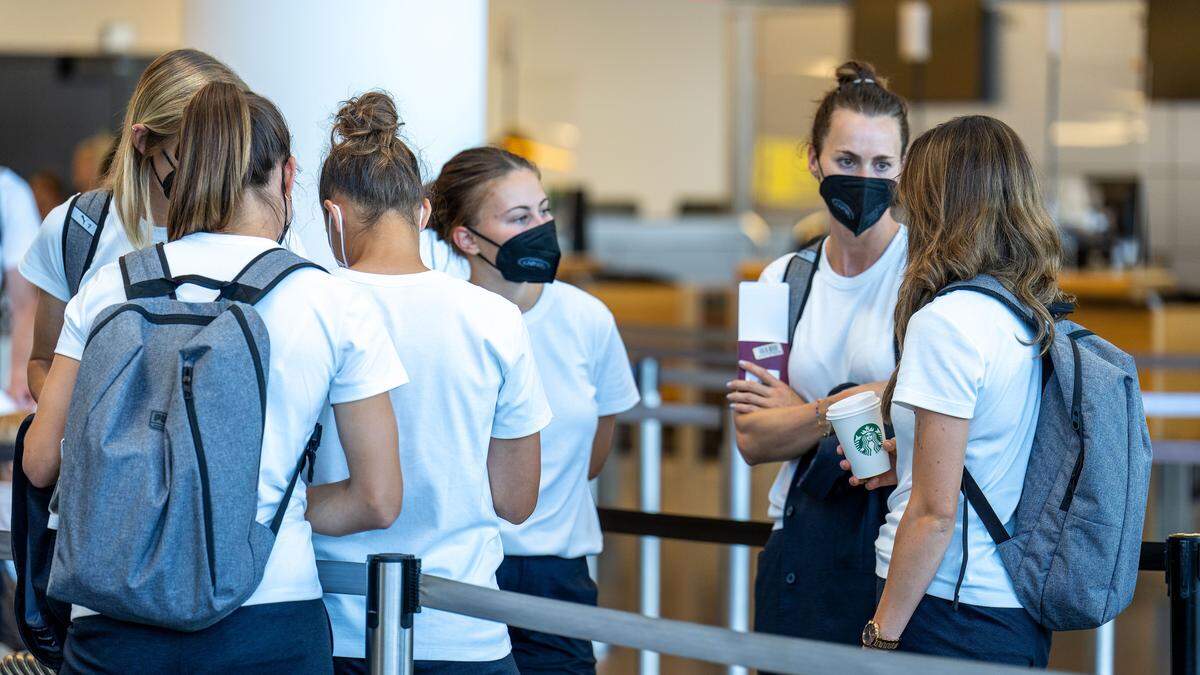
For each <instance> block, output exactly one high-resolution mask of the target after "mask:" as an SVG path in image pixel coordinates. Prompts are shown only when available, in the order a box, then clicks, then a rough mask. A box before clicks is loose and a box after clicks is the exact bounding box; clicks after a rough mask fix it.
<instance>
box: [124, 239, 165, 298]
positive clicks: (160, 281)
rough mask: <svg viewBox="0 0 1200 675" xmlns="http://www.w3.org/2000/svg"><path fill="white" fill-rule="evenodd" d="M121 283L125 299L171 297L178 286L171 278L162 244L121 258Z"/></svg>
mask: <svg viewBox="0 0 1200 675" xmlns="http://www.w3.org/2000/svg"><path fill="white" fill-rule="evenodd" d="M119 264H120V266H121V282H122V283H123V284H124V285H125V297H126V298H127V299H129V300H137V299H139V298H156V297H161V296H168V297H173V296H174V295H175V289H176V288H178V286H179V284H178V282H176V280H175V278H174V277H172V276H171V268H170V266H169V265H167V255H166V253H165V252H164V251H163V245H162V244H155V245H154V246H151V247H150V248H143V249H139V250H137V251H133V252H131V253H126V254H125V255H123V256H121V258H120V262H119Z"/></svg>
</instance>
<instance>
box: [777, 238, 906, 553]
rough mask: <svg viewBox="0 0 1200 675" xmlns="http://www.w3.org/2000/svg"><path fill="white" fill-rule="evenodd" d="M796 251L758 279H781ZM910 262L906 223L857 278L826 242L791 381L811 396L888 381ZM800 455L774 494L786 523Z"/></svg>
mask: <svg viewBox="0 0 1200 675" xmlns="http://www.w3.org/2000/svg"><path fill="white" fill-rule="evenodd" d="M794 255H795V254H794V253H789V254H787V255H785V256H783V257H782V258H779V259H778V260H776V261H774V262H772V263H771V264H770V265H768V266H767V267H766V269H764V270H763V272H762V274H761V275H759V278H758V280H759V281H773V282H781V281H783V275H784V274H785V273H786V272H787V266H788V263H789V262H790V261H791V259H792V257H793V256H794ZM907 261H908V229H907V228H905V227H904V226H903V225H901V226H900V229H899V230H898V231H897V232H896V235H895V236H894V237H892V241H891V242H890V243H888V246H887V248H886V249H884V251H883V255H881V256H880V257H879V260H876V261H875V264H874V265H871V267H869V268H868V269H866V270H865V271H863V272H862V273H861V274H859V275H857V276H853V277H844V276H842V275H840V274H838V273H837V272H835V271H834V270H833V267H831V266H830V264H829V257H828V255H827V253H826V246H824V245H823V246H822V247H821V257H820V258H819V260H818V264H817V272H816V275H815V276H813V280H812V289H811V290H810V291H809V295H808V304H807V305H805V307H804V312H803V313H802V314H801V315H800V321H799V323H797V324H796V333H795V335H793V336H792V351H791V356H790V357H789V358H788V382H789V383H790V384H791V386H792V389H794V390H795V391H796V393H798V394H800V396H801V397H803V398H804V400H805V401H809V402H811V401H814V400H816V399H818V398H821V397H822V396H826V395H827V394H829V391H830V390H831V389H833V388H834V387H836V386H838V385H839V384H845V383H847V382H855V383H857V384H866V383H868V382H879V381H882V380H887V379H890V378H891V376H892V371H893V370H895V368H896V352H895V349H894V347H893V344H894V336H895V332H896V331H895V320H894V316H893V315H894V313H895V311H896V294H897V293H898V292H899V290H900V281H901V279H902V278H903V276H904V266H905V264H906V263H907ZM796 465H797V460H794V459H793V460H790V461H788V462H785V463H784V465H783V466H782V467H780V469H779V475H777V476H776V477H775V483H774V484H772V485H771V491H770V493H769V495H768V498H769V499H770V504H769V505H768V507H767V517H769V518H771V519H772V520H774V521H775V529H779V528H781V527H783V522H782V518H783V508H784V505H785V504H786V502H787V496H788V490H789V489H790V488H791V485H792V479H793V478H794V477H795V475H796Z"/></svg>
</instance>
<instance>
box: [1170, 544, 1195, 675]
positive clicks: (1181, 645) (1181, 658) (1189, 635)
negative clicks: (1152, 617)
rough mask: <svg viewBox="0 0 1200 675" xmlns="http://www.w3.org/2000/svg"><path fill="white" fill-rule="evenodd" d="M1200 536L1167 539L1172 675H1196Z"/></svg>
mask: <svg viewBox="0 0 1200 675" xmlns="http://www.w3.org/2000/svg"><path fill="white" fill-rule="evenodd" d="M1198 593H1200V534H1196V533H1192V534H1173V535H1171V536H1169V537H1167V595H1168V596H1169V597H1170V599H1171V674H1172V675H1196V672H1197V663H1198V659H1197V656H1198V655H1197V651H1196V650H1197V648H1198V647H1200V639H1198V638H1200V597H1197V594H1198Z"/></svg>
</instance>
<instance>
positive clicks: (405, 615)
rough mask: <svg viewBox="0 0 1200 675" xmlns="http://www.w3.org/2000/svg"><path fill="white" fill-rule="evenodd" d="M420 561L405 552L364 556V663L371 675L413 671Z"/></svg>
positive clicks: (407, 673) (403, 673)
mask: <svg viewBox="0 0 1200 675" xmlns="http://www.w3.org/2000/svg"><path fill="white" fill-rule="evenodd" d="M420 578H421V561H420V560H418V559H417V558H415V557H413V556H411V555H407V554H404V553H375V554H372V555H370V556H368V557H367V666H368V669H369V671H370V673H371V675H412V674H413V672H414V671H413V613H414V612H418V611H420V609H421V607H420V598H421V592H420Z"/></svg>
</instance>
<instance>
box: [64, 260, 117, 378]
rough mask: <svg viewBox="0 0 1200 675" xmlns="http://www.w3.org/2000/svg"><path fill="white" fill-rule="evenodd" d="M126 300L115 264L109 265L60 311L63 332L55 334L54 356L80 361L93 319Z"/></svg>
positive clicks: (81, 288) (85, 284) (97, 273)
mask: <svg viewBox="0 0 1200 675" xmlns="http://www.w3.org/2000/svg"><path fill="white" fill-rule="evenodd" d="M124 300H125V285H124V284H123V283H122V282H121V270H120V267H119V266H118V264H117V263H115V262H113V263H109V264H107V265H105V266H103V267H101V268H100V269H98V270H96V273H95V274H94V275H92V277H91V278H90V279H88V280H87V281H86V282H84V284H83V286H80V287H79V292H78V293H76V294H75V297H73V298H71V300H70V301H69V302H68V303H67V307H66V309H65V310H63V327H62V332H61V333H59V334H58V344H57V346H55V348H54V351H55V353H57V354H62V355H63V356H66V357H69V358H72V359H75V360H76V361H79V360H81V359H82V358H83V349H84V347H86V346H87V338H88V334H89V333H91V331H92V324H93V322H94V321H95V320H96V316H97V315H98V314H100V312H101V311H103V310H104V309H105V308H107V307H110V306H112V305H115V304H117V303H120V302H124Z"/></svg>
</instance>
